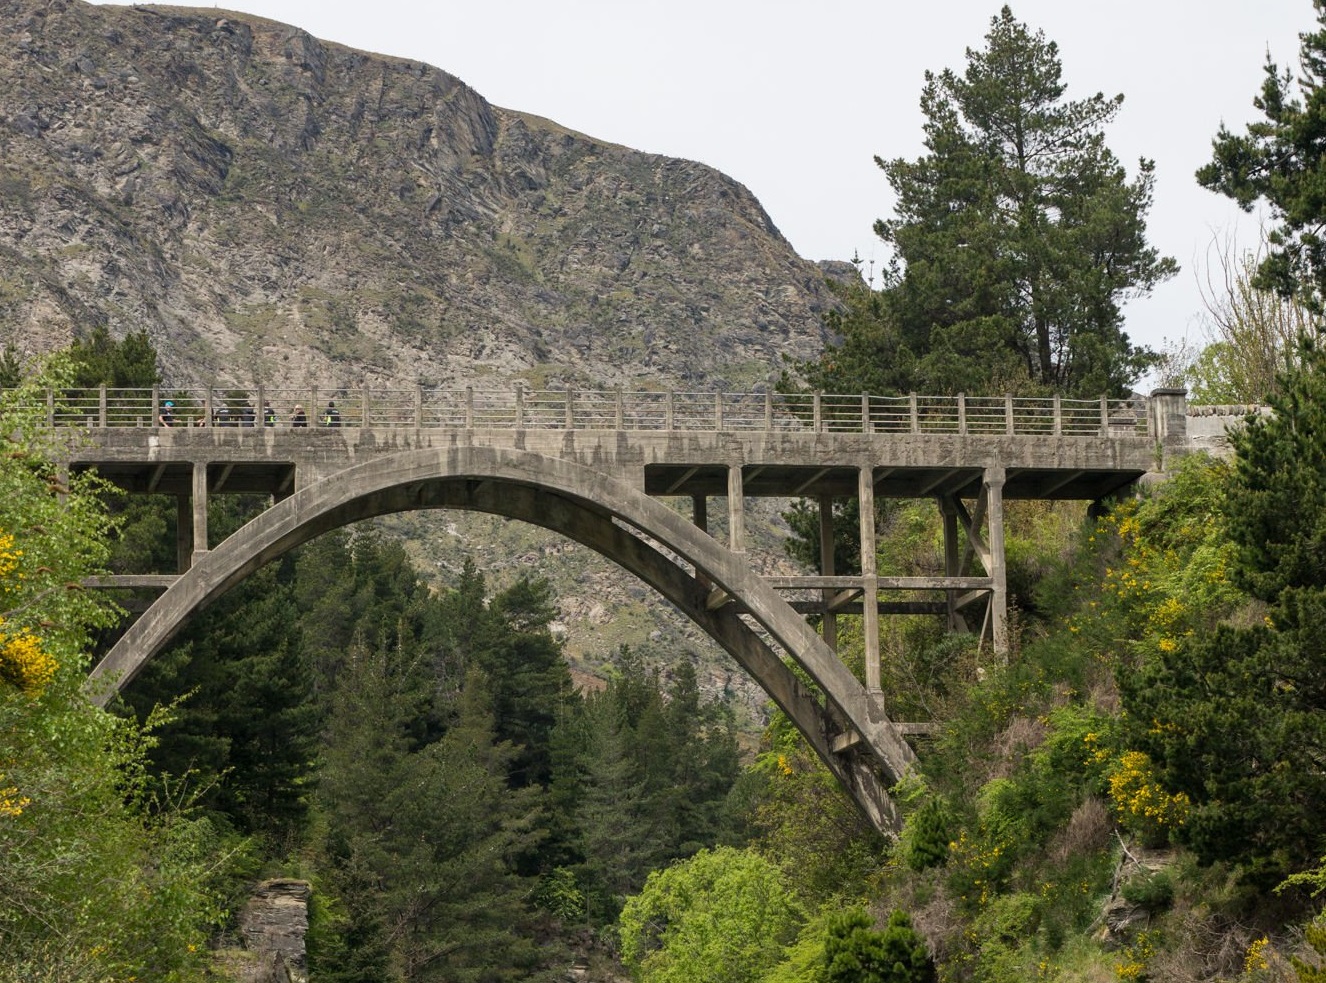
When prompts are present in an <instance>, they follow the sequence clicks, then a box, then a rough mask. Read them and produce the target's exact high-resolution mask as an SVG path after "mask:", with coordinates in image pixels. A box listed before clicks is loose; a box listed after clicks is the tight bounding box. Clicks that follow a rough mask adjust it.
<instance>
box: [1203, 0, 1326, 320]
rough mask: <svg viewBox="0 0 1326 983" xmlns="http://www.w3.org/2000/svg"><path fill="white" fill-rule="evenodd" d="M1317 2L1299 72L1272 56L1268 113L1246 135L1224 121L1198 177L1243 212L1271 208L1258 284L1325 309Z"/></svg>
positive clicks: (1323, 78) (1325, 138)
mask: <svg viewBox="0 0 1326 983" xmlns="http://www.w3.org/2000/svg"><path fill="white" fill-rule="evenodd" d="M1313 7H1314V8H1316V12H1317V26H1316V29H1315V30H1312V31H1307V32H1305V33H1303V34H1301V35H1300V36H1299V37H1300V41H1301V47H1300V58H1299V70H1298V72H1297V73H1294V72H1290V71H1288V70H1286V71H1284V72H1283V73H1282V72H1281V71H1280V69H1279V67H1278V66H1277V65H1276V64H1275V62H1274V61H1272V60H1271V58H1270V56H1269V54H1268V56H1267V60H1266V68H1265V75H1266V77H1265V79H1264V80H1263V81H1262V88H1261V92H1260V93H1259V94H1258V95H1257V97H1256V98H1254V99H1253V101H1252V104H1253V105H1254V106H1255V107H1256V108H1257V109H1259V110H1261V112H1262V114H1263V115H1264V117H1265V118H1264V119H1261V120H1257V121H1255V122H1253V123H1249V124H1248V126H1247V130H1246V132H1245V133H1244V134H1243V135H1242V136H1240V135H1238V134H1235V133H1232V132H1231V131H1230V130H1229V129H1227V128H1226V127H1224V126H1223V125H1222V126H1221V127H1220V130H1219V132H1218V133H1217V134H1216V137H1215V140H1214V141H1213V154H1212V160H1211V162H1210V163H1208V164H1206V165H1205V166H1203V167H1202V168H1201V169H1200V170H1198V172H1197V181H1198V183H1199V184H1201V185H1202V186H1203V187H1205V188H1209V189H1210V190H1212V191H1216V192H1218V193H1220V194H1222V195H1225V196H1227V197H1229V198H1232V199H1234V201H1236V202H1237V203H1238V205H1239V207H1241V208H1242V209H1243V210H1244V211H1249V212H1250V211H1252V209H1253V206H1254V205H1255V204H1257V203H1258V202H1266V203H1267V204H1269V205H1270V206H1271V214H1272V216H1273V217H1274V220H1275V221H1276V222H1278V223H1279V224H1278V225H1277V226H1276V227H1275V228H1273V229H1272V230H1271V231H1270V233H1269V236H1268V239H1269V243H1270V250H1269V251H1268V253H1267V255H1266V257H1265V258H1264V259H1263V260H1262V262H1261V264H1260V266H1259V267H1258V271H1257V276H1256V278H1255V279H1254V281H1253V282H1254V285H1256V286H1260V287H1265V288H1268V289H1271V290H1274V291H1276V292H1277V293H1279V294H1280V295H1281V296H1283V297H1297V298H1300V299H1302V300H1305V301H1307V302H1309V303H1310V304H1311V306H1312V307H1313V309H1314V310H1316V311H1317V312H1318V313H1320V312H1321V311H1322V309H1323V302H1326V238H1323V236H1322V234H1321V219H1322V205H1321V187H1322V181H1323V180H1326V163H1323V161H1326V135H1324V133H1326V131H1324V130H1323V123H1326V0H1313ZM1295 83H1297V88H1298V93H1297V95H1296V94H1295V92H1294V88H1295Z"/></svg>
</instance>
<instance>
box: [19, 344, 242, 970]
mask: <svg viewBox="0 0 1326 983" xmlns="http://www.w3.org/2000/svg"><path fill="white" fill-rule="evenodd" d="M71 375H72V373H71V370H70V366H69V364H68V362H62V361H56V362H55V363H53V364H52V366H51V367H50V369H49V370H48V371H47V373H46V374H45V375H43V376H41V377H39V378H37V379H35V380H34V381H33V383H32V386H33V387H45V386H47V385H50V386H54V387H57V388H62V387H66V386H68V385H69V383H70V379H71ZM25 403H26V404H27V405H30V406H38V407H40V406H41V405H42V400H40V399H38V398H36V389H35V388H21V389H20V390H19V391H18V392H13V391H7V392H5V393H4V394H3V395H0V433H3V434H5V438H4V440H5V443H6V445H7V446H6V452H5V453H4V454H3V455H0V580H2V581H3V586H4V590H3V591H0V664H3V666H5V667H8V669H9V670H11V671H10V672H3V673H0V896H3V897H4V899H5V901H4V904H3V905H0V950H3V952H4V959H3V963H4V965H3V968H0V979H5V980H20V979H22V980H35V979H42V980H83V979H98V980H100V979H132V978H139V979H154V980H162V981H166V983H173V981H181V980H186V979H197V978H199V977H200V975H201V972H202V959H203V950H204V948H205V942H206V939H207V934H208V931H209V929H210V927H211V926H212V925H213V924H214V923H215V921H216V920H217V918H218V917H219V912H218V910H217V894H216V885H215V884H214V883H213V882H212V881H211V876H212V873H213V872H214V870H216V869H217V868H218V867H219V866H220V861H219V860H218V855H219V853H220V851H221V843H220V840H219V838H218V837H217V836H216V834H215V832H214V831H213V829H212V827H211V826H210V825H209V824H208V823H206V822H205V821H203V820H200V819H198V818H197V817H196V816H193V815H190V814H189V813H188V812H187V811H186V810H185V809H184V808H183V806H184V805H186V804H187V797H185V798H184V799H183V800H181V799H171V800H162V799H159V798H154V797H152V796H151V795H150V794H149V787H148V784H147V782H146V778H145V775H146V756H147V752H148V750H149V749H150V747H151V743H152V741H153V739H154V738H153V737H152V736H151V734H150V731H151V729H152V728H153V727H155V726H157V725H159V724H160V722H161V721H160V718H158V719H156V720H153V721H149V722H148V725H147V726H146V727H144V728H140V727H137V726H135V725H133V724H130V723H128V722H126V721H122V720H117V719H116V718H114V717H111V716H109V715H108V714H105V713H103V712H102V711H100V710H97V709H95V708H93V707H92V706H91V705H90V704H89V703H88V702H87V700H86V698H85V697H84V696H83V694H82V691H81V686H82V682H83V678H84V676H85V673H86V670H87V666H88V655H87V650H88V645H89V642H90V638H91V635H92V633H93V632H95V631H97V630H101V629H104V628H106V627H108V626H109V625H110V624H111V623H112V622H113V621H114V619H115V616H116V612H115V610H114V608H113V607H112V606H111V605H109V604H108V602H106V600H105V599H104V598H103V597H101V596H100V595H98V594H97V593H96V592H91V591H85V590H82V589H79V588H78V587H77V584H78V582H79V581H80V580H82V579H83V578H84V577H86V576H89V575H91V574H94V573H99V572H101V571H102V570H103V569H104V565H105V562H106V559H107V556H108V549H107V545H106V542H105V539H104V535H103V533H104V530H105V529H106V528H107V527H108V526H113V524H114V523H113V520H111V519H109V518H108V516H107V513H106V510H105V507H104V505H103V503H102V499H101V494H100V493H101V491H102V489H101V487H100V485H99V484H98V483H97V482H96V481H95V480H94V479H92V478H89V477H79V476H75V477H73V478H71V479H70V481H69V483H68V484H67V485H62V484H60V482H59V479H58V478H57V476H56V473H55V469H54V467H53V466H52V465H51V464H50V460H49V457H48V456H47V454H46V448H45V447H44V446H43V439H44V438H45V437H46V435H45V434H44V432H43V431H42V429H41V426H40V420H39V419H36V418H34V417H31V416H28V415H27V411H25V410H24V409H23V406H24V404H25ZM38 412H40V411H38ZM176 791H178V790H176Z"/></svg>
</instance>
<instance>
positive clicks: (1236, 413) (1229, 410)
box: [1187, 404, 1271, 457]
mask: <svg viewBox="0 0 1326 983" xmlns="http://www.w3.org/2000/svg"><path fill="white" fill-rule="evenodd" d="M1270 412H1271V408H1270V407H1269V406H1259V405H1255V404H1252V405H1248V404H1221V405H1208V406H1189V407H1188V420H1187V447H1188V449H1189V450H1195V451H1206V452H1207V453H1208V454H1211V455H1213V456H1215V457H1229V456H1231V455H1232V454H1233V450H1232V448H1231V447H1230V446H1229V431H1230V430H1231V429H1235V428H1237V427H1241V426H1243V423H1244V421H1245V420H1247V418H1248V417H1249V416H1267V415H1269V414H1270Z"/></svg>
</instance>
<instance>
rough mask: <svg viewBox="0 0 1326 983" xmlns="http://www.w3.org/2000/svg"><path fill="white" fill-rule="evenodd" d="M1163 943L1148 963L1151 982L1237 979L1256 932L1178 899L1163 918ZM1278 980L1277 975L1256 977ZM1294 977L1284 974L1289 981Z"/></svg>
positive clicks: (1172, 982)
mask: <svg viewBox="0 0 1326 983" xmlns="http://www.w3.org/2000/svg"><path fill="white" fill-rule="evenodd" d="M1163 925H1164V936H1163V937H1164V943H1163V945H1162V947H1161V949H1160V951H1158V952H1157V953H1156V954H1155V955H1154V956H1153V957H1152V958H1151V959H1150V960H1149V962H1148V965H1147V979H1148V980H1150V981H1152V983H1206V981H1207V980H1218V979H1231V980H1234V979H1238V978H1239V977H1240V976H1241V975H1242V973H1243V969H1244V959H1245V958H1246V956H1247V952H1248V946H1250V945H1251V944H1252V942H1253V940H1254V939H1256V938H1258V937H1260V933H1258V932H1254V931H1253V930H1252V929H1251V928H1248V927H1247V926H1245V925H1240V924H1238V923H1235V922H1232V921H1231V920H1229V919H1228V918H1223V917H1221V916H1219V915H1217V914H1214V913H1213V912H1212V911H1211V909H1210V908H1209V907H1207V906H1206V905H1203V904H1196V905H1194V904H1191V903H1184V902H1180V903H1178V904H1176V905H1175V906H1174V909H1173V910H1172V911H1171V912H1170V913H1169V914H1168V915H1166V916H1165V919H1164V923H1163ZM1259 979H1265V980H1266V981H1267V983H1272V981H1275V983H1278V981H1279V979H1280V978H1279V977H1278V976H1274V977H1259ZM1293 979H1294V977H1293V976H1292V975H1291V976H1288V977H1285V980H1286V981H1292V980H1293Z"/></svg>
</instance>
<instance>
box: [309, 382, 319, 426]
mask: <svg viewBox="0 0 1326 983" xmlns="http://www.w3.org/2000/svg"><path fill="white" fill-rule="evenodd" d="M306 416H308V421H309V426H311V427H316V426H317V425H318V387H317V386H311V387H309V391H308V413H307V414H306Z"/></svg>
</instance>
